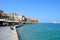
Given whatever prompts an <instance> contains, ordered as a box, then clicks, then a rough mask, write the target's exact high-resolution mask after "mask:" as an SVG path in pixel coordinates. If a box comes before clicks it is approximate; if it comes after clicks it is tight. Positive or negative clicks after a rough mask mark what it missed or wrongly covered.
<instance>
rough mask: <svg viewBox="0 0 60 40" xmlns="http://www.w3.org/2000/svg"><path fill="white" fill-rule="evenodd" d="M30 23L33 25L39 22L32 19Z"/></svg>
mask: <svg viewBox="0 0 60 40" xmlns="http://www.w3.org/2000/svg"><path fill="white" fill-rule="evenodd" d="M30 22H31V23H38V20H37V19H31V20H30Z"/></svg>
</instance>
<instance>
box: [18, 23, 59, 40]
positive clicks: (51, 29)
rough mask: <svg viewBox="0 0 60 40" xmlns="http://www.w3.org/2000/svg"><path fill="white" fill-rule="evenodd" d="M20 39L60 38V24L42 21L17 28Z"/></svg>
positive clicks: (41, 39)
mask: <svg viewBox="0 0 60 40" xmlns="http://www.w3.org/2000/svg"><path fill="white" fill-rule="evenodd" d="M17 33H18V37H19V40H60V24H53V23H40V24H30V25H25V26H22V27H19V28H17Z"/></svg>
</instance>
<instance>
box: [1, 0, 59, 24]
mask: <svg viewBox="0 0 60 40" xmlns="http://www.w3.org/2000/svg"><path fill="white" fill-rule="evenodd" d="M0 10H3V11H4V12H5V13H7V14H8V13H17V14H20V15H25V16H26V17H30V18H32V19H33V18H36V19H38V20H39V22H40V23H53V22H54V20H55V21H57V22H60V0H0Z"/></svg>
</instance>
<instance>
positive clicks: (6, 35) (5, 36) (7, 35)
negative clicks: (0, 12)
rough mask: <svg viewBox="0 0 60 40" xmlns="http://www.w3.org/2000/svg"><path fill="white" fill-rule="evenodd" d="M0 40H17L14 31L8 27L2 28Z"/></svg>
mask: <svg viewBox="0 0 60 40" xmlns="http://www.w3.org/2000/svg"><path fill="white" fill-rule="evenodd" d="M0 40H15V39H14V33H13V30H11V29H10V27H9V26H7V27H0Z"/></svg>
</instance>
